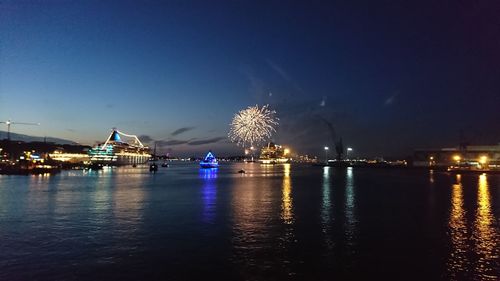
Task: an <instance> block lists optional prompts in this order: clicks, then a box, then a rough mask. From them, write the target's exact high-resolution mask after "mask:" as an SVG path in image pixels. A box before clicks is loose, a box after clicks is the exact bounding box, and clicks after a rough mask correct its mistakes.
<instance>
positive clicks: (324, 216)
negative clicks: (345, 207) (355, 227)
mask: <svg viewBox="0 0 500 281" xmlns="http://www.w3.org/2000/svg"><path fill="white" fill-rule="evenodd" d="M330 169H331V168H330V167H328V166H325V167H323V200H322V204H321V221H322V224H323V233H324V234H325V242H326V246H327V248H328V249H331V248H332V247H333V244H334V243H333V239H332V236H331V235H330V229H331V223H332V222H331V220H332V219H331V215H330V214H331V209H332V205H331V199H330V184H331V181H330V172H331V170H330Z"/></svg>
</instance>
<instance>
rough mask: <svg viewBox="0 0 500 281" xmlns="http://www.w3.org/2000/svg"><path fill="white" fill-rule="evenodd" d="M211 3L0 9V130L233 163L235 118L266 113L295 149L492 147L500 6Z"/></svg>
mask: <svg viewBox="0 0 500 281" xmlns="http://www.w3.org/2000/svg"><path fill="white" fill-rule="evenodd" d="M139 2H140V3H139ZM217 2H218V3H217V4H214V3H211V1H194V2H191V1H172V2H168V1H162V2H154V1H152V2H143V1H131V2H126V1H82V2H77V1H2V2H1V3H0V119H8V118H11V119H12V120H17V121H24V122H40V123H41V126H38V127H27V126H26V127H21V126H17V127H13V128H12V129H13V131H15V132H19V133H26V134H33V135H39V136H43V135H50V136H55V137H62V138H67V139H72V140H76V141H79V142H83V143H89V144H93V143H94V142H95V141H97V140H100V141H102V140H103V139H104V138H105V137H106V136H107V134H108V132H109V129H110V128H111V127H118V128H119V129H121V130H123V131H125V132H129V133H135V134H138V135H144V136H145V137H144V139H146V140H147V139H155V140H162V141H163V142H162V144H164V146H163V147H162V149H163V150H164V151H167V150H169V151H172V152H173V153H175V154H193V153H195V154H196V153H201V152H202V151H205V150H207V149H209V148H212V149H215V150H216V151H219V153H221V154H234V153H237V152H239V150H238V149H237V148H236V146H235V145H234V144H229V143H227V139H226V136H227V131H228V124H229V123H230V121H231V118H232V116H233V114H234V113H235V112H236V111H238V110H240V109H242V108H245V107H247V106H249V105H254V104H266V103H269V104H270V105H271V106H272V107H273V108H274V109H276V111H277V112H278V116H279V117H280V123H281V125H280V127H279V129H278V132H277V134H276V135H275V137H274V139H275V141H277V142H280V143H283V144H289V145H291V146H292V148H293V150H295V151H298V152H301V153H313V154H317V155H322V154H321V153H322V151H321V149H322V147H323V145H330V146H331V145H332V139H333V138H338V137H342V138H343V140H344V143H345V144H346V145H348V146H352V147H353V148H354V149H355V151H356V153H358V154H359V155H361V154H363V155H402V156H404V155H406V154H408V153H411V150H412V149H413V148H417V147H431V146H454V145H456V144H457V143H458V141H459V132H460V130H462V131H463V133H464V135H465V137H466V138H467V139H468V140H469V141H471V142H475V143H496V142H499V141H500V125H499V124H500V122H499V121H500V17H499V16H498V15H500V2H498V1H429V2H424V1H363V2H359V1H338V2H335V3H330V4H325V3H321V2H316V1H302V2H303V3H285V2H284V1H276V2H274V1H263V2H260V3H257V2H256V1H227V2H222V1H217ZM290 2H292V1H290ZM329 124H330V125H331V126H333V128H334V130H335V132H332V131H331V130H330V129H329ZM179 129H180V130H179ZM176 131H177V132H176ZM174 132H175V133H174ZM334 135H335V136H334Z"/></svg>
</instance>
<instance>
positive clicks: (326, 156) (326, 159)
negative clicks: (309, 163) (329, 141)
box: [325, 146, 328, 165]
mask: <svg viewBox="0 0 500 281" xmlns="http://www.w3.org/2000/svg"><path fill="white" fill-rule="evenodd" d="M325 162H326V164H327V165H328V146H325Z"/></svg>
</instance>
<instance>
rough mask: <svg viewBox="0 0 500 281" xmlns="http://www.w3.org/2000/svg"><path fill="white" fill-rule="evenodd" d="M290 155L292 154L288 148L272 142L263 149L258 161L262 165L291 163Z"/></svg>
mask: <svg viewBox="0 0 500 281" xmlns="http://www.w3.org/2000/svg"><path fill="white" fill-rule="evenodd" d="M289 154H290V152H289V150H288V149H287V148H284V147H283V146H281V145H277V144H274V143H272V142H270V143H268V144H267V146H265V147H263V148H262V149H261V151H260V157H259V160H258V161H259V162H260V163H261V164H280V163H289V162H290V158H288V157H287V156H288V155H289Z"/></svg>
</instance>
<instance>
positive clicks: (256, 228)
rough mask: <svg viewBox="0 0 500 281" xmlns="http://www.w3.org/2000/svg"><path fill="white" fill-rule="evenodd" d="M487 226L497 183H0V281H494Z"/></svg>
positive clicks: (167, 175)
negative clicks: (199, 280) (377, 280)
mask: <svg viewBox="0 0 500 281" xmlns="http://www.w3.org/2000/svg"><path fill="white" fill-rule="evenodd" d="M242 168H243V169H245V170H246V171H247V173H246V174H238V173H237V171H238V170H240V169H242ZM499 218H500V175H454V174H448V173H442V172H429V171H420V170H396V169H395V170H387V169H362V168H353V169H351V168H349V169H335V168H328V167H325V168H323V167H310V166H301V165H289V164H287V165H276V166H264V165H259V164H252V163H249V164H243V163H239V164H227V165H223V166H222V167H221V168H220V169H219V170H218V171H211V170H199V169H198V168H197V167H196V166H195V165H194V164H175V163H174V164H173V165H171V167H169V168H160V171H159V173H157V174H155V175H150V174H149V172H148V170H147V167H144V168H115V169H105V170H103V171H99V172H85V171H65V172H62V173H61V174H58V175H53V176H0V280H104V279H121V280H146V279H153V280H157V279H162V280H197V279H205V280H221V279H223V278H225V279H229V280H332V279H337V280H340V279H342V280H352V279H363V280H367V279H374V278H376V277H377V278H378V277H380V278H383V279H388V280H499V279H500V266H499V263H500V262H499V260H500V258H499V251H500V250H499V248H500V247H499V238H500V236H499V235H500V228H499Z"/></svg>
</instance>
